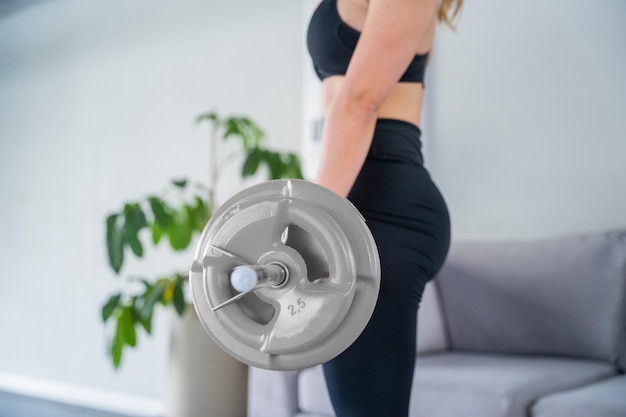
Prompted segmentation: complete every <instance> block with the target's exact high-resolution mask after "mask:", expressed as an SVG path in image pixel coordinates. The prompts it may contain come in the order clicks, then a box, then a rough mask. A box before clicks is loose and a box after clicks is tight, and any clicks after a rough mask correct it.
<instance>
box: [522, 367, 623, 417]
mask: <svg viewBox="0 0 626 417" xmlns="http://www.w3.org/2000/svg"><path fill="white" fill-rule="evenodd" d="M532 415H533V417H572V416H585V417H624V416H626V375H622V376H619V377H615V378H610V379H607V380H604V381H601V382H597V383H595V384H591V385H587V386H584V387H581V388H578V389H573V390H570V391H565V392H560V393H557V394H552V395H548V396H546V397H544V398H541V399H540V400H539V401H538V402H537V404H535V406H534V407H533V413H532Z"/></svg>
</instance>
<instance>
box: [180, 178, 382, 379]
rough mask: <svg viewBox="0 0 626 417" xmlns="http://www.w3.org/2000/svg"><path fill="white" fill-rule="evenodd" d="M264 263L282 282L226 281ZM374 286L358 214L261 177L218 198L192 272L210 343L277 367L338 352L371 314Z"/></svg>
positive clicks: (372, 252) (376, 275)
mask: <svg viewBox="0 0 626 417" xmlns="http://www.w3.org/2000/svg"><path fill="white" fill-rule="evenodd" d="M269 264H274V265H281V266H282V267H284V269H285V271H286V276H287V279H286V280H285V282H284V283H282V284H281V285H267V286H262V285H260V286H259V287H257V288H255V289H253V290H251V291H249V292H243V293H240V292H238V291H236V290H235V289H234V288H233V286H232V285H231V282H230V274H231V272H232V271H233V270H234V269H235V268H237V267H240V266H245V265H269ZM254 268H258V267H256V266H255V267H254ZM272 268H274V271H275V270H276V268H275V266H274V267H272ZM279 269H280V268H279ZM273 284H275V282H273ZM379 286H380V260H379V257H378V251H377V248H376V244H375V241H374V238H373V237H372V234H371V232H370V230H369V228H368V227H367V225H366V224H365V220H364V219H363V217H362V216H361V214H360V213H359V212H358V210H357V209H356V208H355V207H354V206H353V205H352V204H351V203H350V202H349V201H348V200H346V199H343V198H341V197H339V196H338V195H336V194H335V193H333V192H331V191H330V190H328V189H326V188H324V187H321V186H319V185H316V184H314V183H311V182H308V181H303V180H274V181H267V182H264V183H260V184H257V185H255V186H252V187H249V188H247V189H245V190H243V191H241V192H239V193H237V194H236V195H234V196H233V197H232V198H230V199H229V200H228V201H226V202H225V203H224V204H223V205H222V206H221V207H220V208H219V209H218V210H217V211H216V212H215V213H214V214H213V216H212V217H211V219H210V221H209V222H208V224H207V225H206V227H205V229H204V231H203V233H202V235H201V237H200V241H199V243H198V246H197V249H196V253H195V256H194V262H193V264H192V267H191V271H190V288H191V294H192V299H193V303H194V306H195V308H196V311H197V313H198V317H199V318H200V321H201V322H202V324H203V326H204V328H205V329H206V330H207V332H208V333H209V334H210V335H211V337H212V338H213V340H214V341H215V342H216V343H217V344H218V345H219V346H221V347H222V349H224V350H225V351H226V352H227V353H229V354H230V355H232V356H233V357H235V358H237V359H239V360H240V361H242V362H244V363H247V364H249V365H252V366H256V367H260V368H265V369H275V370H291V369H303V368H307V367H311V366H315V365H318V364H321V363H324V362H326V361H328V360H330V359H332V358H333V357H335V356H337V355H338V354H339V353H341V352H343V351H344V350H345V349H346V348H347V347H348V346H350V344H352V343H353V342H354V340H356V338H357V337H358V336H359V334H361V332H362V331H363V329H364V328H365V326H366V324H367V322H368V321H369V318H370V317H371V314H372V312H373V310H374V306H375V305H376V300H377V297H378V290H379Z"/></svg>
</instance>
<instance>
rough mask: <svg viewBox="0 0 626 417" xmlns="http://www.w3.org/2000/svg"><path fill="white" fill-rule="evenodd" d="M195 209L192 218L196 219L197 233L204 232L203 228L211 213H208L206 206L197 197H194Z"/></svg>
mask: <svg viewBox="0 0 626 417" xmlns="http://www.w3.org/2000/svg"><path fill="white" fill-rule="evenodd" d="M194 200H195V203H196V204H195V209H194V216H195V218H196V221H195V223H196V227H197V230H198V231H199V232H202V231H203V230H204V226H206V224H207V222H208V221H209V218H210V217H211V213H209V206H208V204H207V203H206V202H205V201H204V200H203V199H202V198H200V197H199V196H195V198H194Z"/></svg>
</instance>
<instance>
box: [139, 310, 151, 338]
mask: <svg viewBox="0 0 626 417" xmlns="http://www.w3.org/2000/svg"><path fill="white" fill-rule="evenodd" d="M139 323H141V327H143V328H144V330H145V331H146V333H148V334H152V314H151V315H150V316H148V317H146V318H143V317H141V316H140V317H139Z"/></svg>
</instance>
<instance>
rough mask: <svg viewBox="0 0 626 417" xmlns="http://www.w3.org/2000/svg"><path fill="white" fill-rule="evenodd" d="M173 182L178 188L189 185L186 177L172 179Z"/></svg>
mask: <svg viewBox="0 0 626 417" xmlns="http://www.w3.org/2000/svg"><path fill="white" fill-rule="evenodd" d="M172 184H173V185H175V186H176V187H178V188H185V187H186V186H187V180H186V179H182V180H172Z"/></svg>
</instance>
